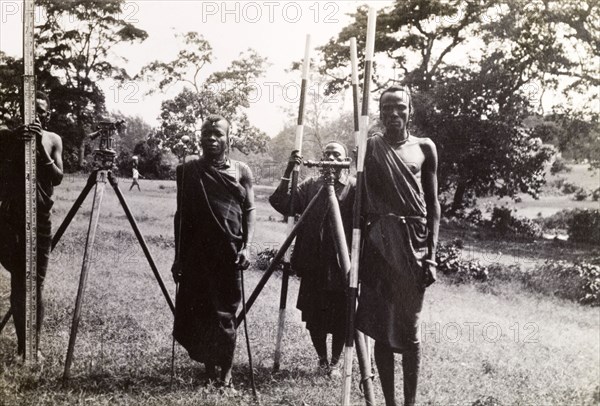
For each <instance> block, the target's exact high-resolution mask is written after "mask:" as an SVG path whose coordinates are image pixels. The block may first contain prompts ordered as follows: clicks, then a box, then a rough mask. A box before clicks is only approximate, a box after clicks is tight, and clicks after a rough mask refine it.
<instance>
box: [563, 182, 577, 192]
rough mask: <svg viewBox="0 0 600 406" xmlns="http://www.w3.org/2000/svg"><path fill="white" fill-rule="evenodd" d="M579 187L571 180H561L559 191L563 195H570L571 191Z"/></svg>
mask: <svg viewBox="0 0 600 406" xmlns="http://www.w3.org/2000/svg"><path fill="white" fill-rule="evenodd" d="M579 189H580V187H579V186H577V185H576V184H574V183H571V182H563V183H562V189H561V192H563V194H565V195H570V194H571V193H575V192H577V190H579Z"/></svg>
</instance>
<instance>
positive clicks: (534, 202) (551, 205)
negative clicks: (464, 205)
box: [479, 164, 600, 218]
mask: <svg viewBox="0 0 600 406" xmlns="http://www.w3.org/2000/svg"><path fill="white" fill-rule="evenodd" d="M569 167H570V168H571V171H570V172H561V173H558V174H555V175H552V174H550V171H548V172H547V173H546V181H547V184H546V186H544V188H543V191H542V194H541V195H540V198H539V199H534V198H532V197H531V196H529V195H527V194H524V193H523V194H521V195H520V196H519V197H520V198H521V201H520V202H518V203H514V202H513V201H512V200H510V199H508V198H504V199H498V198H496V197H488V198H484V199H480V201H479V204H480V205H481V206H483V207H486V206H494V205H495V206H502V205H507V206H508V207H512V208H514V209H516V211H517V215H519V216H523V217H528V218H535V217H538V216H543V217H546V216H550V215H552V214H554V213H556V212H557V211H560V210H563V209H575V208H578V209H598V208H600V203H599V202H594V201H593V200H592V199H591V198H590V197H588V198H587V199H586V200H583V201H575V200H574V199H573V195H572V194H571V195H564V194H562V193H560V191H559V190H558V189H556V188H553V187H552V186H551V185H552V183H553V182H555V181H557V180H558V179H561V178H562V179H564V180H565V182H568V183H572V184H575V185H578V186H580V187H582V188H584V189H585V190H586V191H587V192H588V193H590V192H591V191H593V190H595V189H597V188H598V187H600V170H598V169H595V170H589V165H584V164H577V165H570V166H569Z"/></svg>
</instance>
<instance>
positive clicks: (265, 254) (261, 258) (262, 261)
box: [256, 248, 277, 271]
mask: <svg viewBox="0 0 600 406" xmlns="http://www.w3.org/2000/svg"><path fill="white" fill-rule="evenodd" d="M276 254H277V250H276V249H275V248H272V249H266V250H262V251H260V252H259V253H258V255H257V256H256V267H257V268H258V269H260V270H261V271H266V270H267V268H268V267H269V265H271V261H272V260H273V257H275V255H276Z"/></svg>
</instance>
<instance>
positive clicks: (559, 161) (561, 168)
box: [550, 157, 571, 175]
mask: <svg viewBox="0 0 600 406" xmlns="http://www.w3.org/2000/svg"><path fill="white" fill-rule="evenodd" d="M561 172H571V167H570V166H568V165H567V161H565V160H564V159H563V158H561V157H557V158H556V159H555V160H554V162H552V166H551V167H550V173H551V174H552V175H556V174H557V173H561Z"/></svg>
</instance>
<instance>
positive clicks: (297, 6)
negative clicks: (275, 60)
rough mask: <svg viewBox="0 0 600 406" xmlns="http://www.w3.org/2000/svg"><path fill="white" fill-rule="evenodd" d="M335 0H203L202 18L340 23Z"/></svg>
mask: <svg viewBox="0 0 600 406" xmlns="http://www.w3.org/2000/svg"><path fill="white" fill-rule="evenodd" d="M339 10H340V6H339V4H338V3H337V2H334V1H327V2H323V1H314V2H296V1H262V2H258V1H203V2H202V12H201V21H202V23H204V24H206V23H208V22H220V23H233V22H235V23H241V22H245V23H252V24H254V23H265V22H269V23H275V22H286V23H292V24H293V23H298V22H301V21H302V22H309V21H312V22H314V23H325V24H328V23H331V24H336V23H339V20H338V18H337V15H338V12H339Z"/></svg>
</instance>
